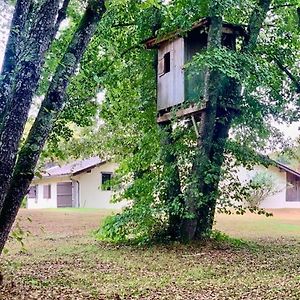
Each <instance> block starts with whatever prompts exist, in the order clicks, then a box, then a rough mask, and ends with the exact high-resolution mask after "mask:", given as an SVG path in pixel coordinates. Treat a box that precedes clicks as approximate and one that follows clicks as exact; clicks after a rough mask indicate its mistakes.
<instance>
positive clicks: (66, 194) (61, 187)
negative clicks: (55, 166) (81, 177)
mask: <svg viewBox="0 0 300 300" xmlns="http://www.w3.org/2000/svg"><path fill="white" fill-rule="evenodd" d="M57 207H72V182H61V183H58V184H57Z"/></svg>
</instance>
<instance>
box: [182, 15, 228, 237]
mask: <svg viewBox="0 0 300 300" xmlns="http://www.w3.org/2000/svg"><path fill="white" fill-rule="evenodd" d="M222 25H223V23H222V18H221V17H217V16H214V17H211V23H210V28H209V32H208V45H207V49H208V50H213V49H216V48H218V47H221V37H222ZM204 86H205V88H204V101H205V103H206V109H205V111H204V112H203V114H202V115H201V123H200V130H199V137H198V139H197V148H198V149H197V151H196V154H195V158H194V162H193V167H192V172H191V178H190V183H189V186H188V187H187V191H186V195H185V208H186V212H187V214H186V216H185V217H184V219H183V221H182V227H181V236H182V239H183V240H184V241H187V242H188V241H191V240H192V239H194V237H195V234H196V229H197V224H198V214H197V211H198V208H199V206H200V205H201V202H203V201H206V200H205V197H204V196H205V195H204V194H203V193H202V191H203V187H202V186H203V183H204V181H205V175H206V173H207V171H208V170H209V168H210V161H209V153H210V149H211V146H212V138H213V132H214V126H215V119H216V113H217V102H218V97H219V93H220V88H221V76H220V71H218V70H211V69H207V70H206V72H205V85H204Z"/></svg>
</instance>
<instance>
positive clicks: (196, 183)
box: [182, 0, 272, 241]
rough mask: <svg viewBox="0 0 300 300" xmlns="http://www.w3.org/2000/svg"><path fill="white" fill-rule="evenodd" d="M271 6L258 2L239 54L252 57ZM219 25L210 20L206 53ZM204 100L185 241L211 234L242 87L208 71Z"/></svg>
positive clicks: (217, 35)
mask: <svg viewBox="0 0 300 300" xmlns="http://www.w3.org/2000/svg"><path fill="white" fill-rule="evenodd" d="M271 2H272V1H271V0H260V1H259V3H258V5H257V7H256V8H255V9H254V10H253V12H252V15H251V16H250V19H249V25H248V30H247V31H248V35H247V37H246V38H245V40H244V42H243V46H242V50H241V52H243V53H248V54H251V52H252V51H254V49H255V47H256V44H257V39H258V36H259V32H260V30H261V28H262V25H263V22H264V20H265V18H266V15H267V12H268V11H269V9H270V4H271ZM220 22H222V20H220V18H219V17H215V18H212V21H211V27H210V30H209V38H208V49H213V48H214V47H220V46H221V40H220ZM240 71H241V72H243V71H244V70H243V69H241V70H240ZM204 98H205V100H206V102H207V109H206V111H205V112H204V113H203V115H202V118H201V125H200V132H199V138H198V141H197V144H198V152H197V153H196V155H195V159H194V162H193V167H192V173H191V183H190V186H189V188H188V192H187V194H186V211H187V217H186V218H184V219H183V223H182V225H183V226H182V239H183V240H184V241H191V240H193V239H201V238H202V237H203V236H205V235H207V234H209V233H210V232H211V230H212V226H213V222H214V216H215V208H216V203H217V198H218V186H219V182H220V175H221V169H222V165H223V162H224V151H225V147H226V142H227V140H228V136H229V131H230V129H231V127H232V122H233V120H234V118H235V117H236V115H237V114H238V113H239V106H240V100H241V85H240V83H239V82H238V81H237V80H235V79H234V78H225V77H224V76H222V75H221V74H220V72H219V71H211V70H207V72H206V80H205V97H204Z"/></svg>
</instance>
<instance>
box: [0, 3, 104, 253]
mask: <svg viewBox="0 0 300 300" xmlns="http://www.w3.org/2000/svg"><path fill="white" fill-rule="evenodd" d="M104 12H105V5H104V0H96V1H91V2H90V3H89V5H88V7H87V9H86V11H85V14H84V16H83V18H82V20H81V22H80V24H79V26H78V29H77V30H76V32H75V34H74V36H73V38H72V41H71V43H70V45H69V47H68V49H67V50H66V53H65V54H64V56H63V58H62V61H61V63H60V64H59V66H58V67H57V69H56V72H55V74H54V76H53V79H52V81H51V84H50V86H49V89H48V92H47V94H46V96H45V99H44V101H43V102H42V106H41V108H40V111H39V114H38V116H37V118H36V120H35V122H34V124H33V126H32V128H31V130H30V133H29V135H28V138H27V140H26V142H25V144H24V146H23V147H22V149H21V151H20V153H19V157H18V160H17V163H16V167H15V171H14V174H13V178H12V183H11V186H10V188H9V191H8V193H7V196H6V198H5V203H4V206H3V209H2V212H1V215H0V253H1V251H2V250H3V247H4V245H5V242H6V240H7V238H8V235H9V232H10V229H11V227H12V225H13V222H14V220H15V218H16V215H17V213H18V210H19V208H20V205H21V202H22V199H23V197H24V196H25V195H26V193H27V190H28V188H29V185H30V183H31V180H32V178H33V176H34V169H35V167H36V164H37V161H38V159H39V156H40V153H41V151H42V149H43V147H44V144H45V142H46V140H47V138H48V136H49V134H50V132H51V130H52V128H53V125H54V123H55V121H56V119H57V116H58V114H59V112H60V111H61V110H62V108H63V105H64V103H65V95H66V90H67V86H68V83H69V81H70V78H71V76H73V75H74V73H75V71H76V69H77V67H78V65H79V62H80V60H81V58H82V56H83V53H84V51H85V50H86V48H87V46H88V44H89V42H90V40H91V38H92V36H93V35H94V33H95V31H96V29H97V25H98V22H99V20H100V19H101V17H102V16H103V14H104Z"/></svg>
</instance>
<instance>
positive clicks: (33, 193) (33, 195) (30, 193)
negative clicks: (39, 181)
mask: <svg viewBox="0 0 300 300" xmlns="http://www.w3.org/2000/svg"><path fill="white" fill-rule="evenodd" d="M28 198H36V185H32V186H31V187H30V188H29V191H28Z"/></svg>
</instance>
